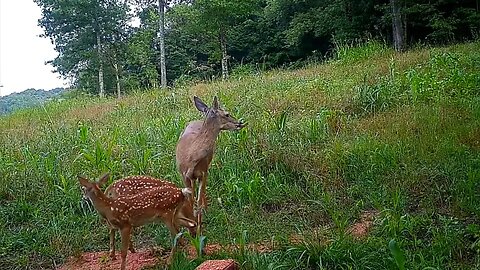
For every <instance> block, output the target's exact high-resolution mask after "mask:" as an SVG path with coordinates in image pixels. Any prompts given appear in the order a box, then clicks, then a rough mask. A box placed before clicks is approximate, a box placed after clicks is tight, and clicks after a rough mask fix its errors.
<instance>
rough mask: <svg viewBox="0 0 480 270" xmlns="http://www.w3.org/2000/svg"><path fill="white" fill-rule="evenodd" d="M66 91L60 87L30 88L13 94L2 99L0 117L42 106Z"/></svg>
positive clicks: (0, 100)
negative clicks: (48, 88) (47, 88)
mask: <svg viewBox="0 0 480 270" xmlns="http://www.w3.org/2000/svg"><path fill="white" fill-rule="evenodd" d="M65 91H66V89H65V88H63V87H59V88H54V89H51V90H48V91H46V90H43V89H34V88H30V89H27V90H25V91H23V92H20V93H12V94H10V95H7V96H3V97H0V115H5V114H9V113H11V112H13V111H15V110H17V109H23V108H28V107H32V106H37V105H40V104H42V103H44V102H46V101H48V100H51V99H53V98H55V97H58V96H59V95H61V94H62V93H64V92H65Z"/></svg>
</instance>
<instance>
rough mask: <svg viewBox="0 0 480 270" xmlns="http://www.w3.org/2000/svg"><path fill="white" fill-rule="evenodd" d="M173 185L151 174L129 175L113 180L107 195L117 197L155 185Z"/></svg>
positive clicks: (106, 192) (135, 192) (145, 189)
mask: <svg viewBox="0 0 480 270" xmlns="http://www.w3.org/2000/svg"><path fill="white" fill-rule="evenodd" d="M161 186H173V187H176V186H175V184H174V183H172V182H168V181H165V180H162V179H157V178H154V177H150V176H143V175H135V176H128V177H125V178H122V179H119V180H117V181H115V182H113V183H112V184H111V185H110V186H108V187H107V189H106V190H105V195H107V197H109V198H113V199H116V198H118V197H120V196H131V195H135V194H137V193H140V192H143V191H147V190H149V189H152V188H154V187H161Z"/></svg>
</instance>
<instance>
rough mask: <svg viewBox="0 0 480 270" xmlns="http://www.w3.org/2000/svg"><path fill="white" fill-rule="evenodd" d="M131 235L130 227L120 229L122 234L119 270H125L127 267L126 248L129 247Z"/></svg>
mask: <svg viewBox="0 0 480 270" xmlns="http://www.w3.org/2000/svg"><path fill="white" fill-rule="evenodd" d="M131 233H132V227H130V226H125V227H123V228H122V229H121V234H122V265H121V267H120V269H121V270H125V267H126V265H127V250H128V246H129V245H130V235H131Z"/></svg>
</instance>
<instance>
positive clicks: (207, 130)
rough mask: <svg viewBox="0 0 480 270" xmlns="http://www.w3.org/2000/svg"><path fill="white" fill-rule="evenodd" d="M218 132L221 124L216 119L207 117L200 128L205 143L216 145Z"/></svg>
mask: <svg viewBox="0 0 480 270" xmlns="http://www.w3.org/2000/svg"><path fill="white" fill-rule="evenodd" d="M218 134H220V126H219V125H218V124H217V123H216V122H215V119H211V118H207V119H205V121H204V122H203V125H202V128H201V130H200V137H201V140H202V142H203V143H204V144H205V145H208V146H211V147H214V146H215V142H216V141H217V137H218Z"/></svg>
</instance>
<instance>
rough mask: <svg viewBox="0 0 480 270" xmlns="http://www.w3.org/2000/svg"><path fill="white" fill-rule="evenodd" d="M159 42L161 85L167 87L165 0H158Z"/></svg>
mask: <svg viewBox="0 0 480 270" xmlns="http://www.w3.org/2000/svg"><path fill="white" fill-rule="evenodd" d="M158 15H159V17H160V20H159V22H158V23H159V34H158V35H159V42H160V85H161V87H162V88H166V87H167V68H166V66H165V0H158Z"/></svg>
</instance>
